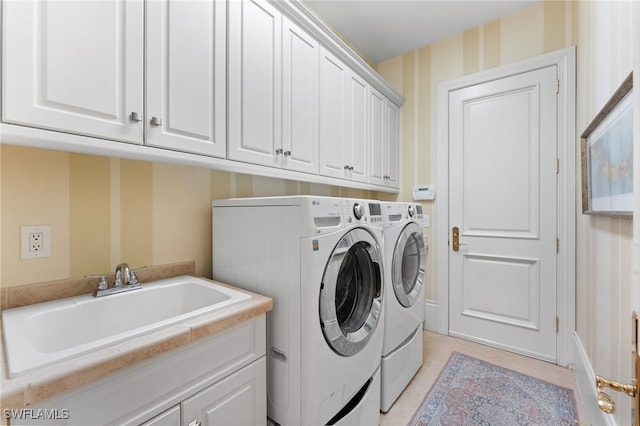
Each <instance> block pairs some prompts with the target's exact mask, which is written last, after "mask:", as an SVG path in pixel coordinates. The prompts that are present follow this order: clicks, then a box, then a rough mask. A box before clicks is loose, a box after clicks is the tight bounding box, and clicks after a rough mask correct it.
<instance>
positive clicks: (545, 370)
mask: <svg viewBox="0 0 640 426" xmlns="http://www.w3.org/2000/svg"><path fill="white" fill-rule="evenodd" d="M423 349H424V352H423V354H424V361H423V362H424V363H423V364H422V367H421V368H420V370H418V373H417V374H416V375H415V376H414V377H413V380H412V381H411V382H410V383H409V385H408V386H407V388H406V389H405V390H404V392H403V393H402V394H401V395H400V397H399V398H398V399H397V400H396V402H395V403H394V405H393V406H392V407H391V409H390V410H389V412H388V413H386V414H382V415H381V416H380V424H381V425H383V426H384V425H394V426H395V425H407V424H409V422H410V421H411V419H412V418H413V415H414V414H415V412H416V410H417V409H418V408H419V407H420V405H421V403H422V401H423V400H424V397H425V395H426V394H427V392H429V390H430V389H431V386H432V385H433V383H434V382H435V380H436V379H437V378H438V375H439V374H440V371H441V370H442V368H443V367H444V366H445V364H446V363H447V361H448V360H449V356H450V355H451V352H453V351H455V352H460V353H462V354H466V355H470V356H473V357H476V358H478V359H481V360H483V361H487V362H490V363H493V364H497V365H500V366H502V367H505V368H509V369H511V370H515V371H518V372H521V373H523V374H528V375H530V376H533V377H537V378H539V379H541V380H545V381H547V382H550V383H554V384H556V385H558V386H563V387H566V388H570V389H573V393H574V396H575V398H576V406H577V409H578V414H579V416H580V418H583V416H582V414H581V413H583V412H584V407H583V406H582V401H581V400H580V394H579V391H578V388H577V384H576V381H575V378H574V375H573V372H572V371H571V370H569V369H567V368H563V367H559V366H557V365H554V364H551V363H548V362H545V361H540V360H537V359H533V358H528V357H525V356H522V355H517V354H514V353H511V352H506V351H503V350H500V349H495V348H491V347H489V346H484V345H479V344H477V343H473V342H468V341H466V340H462V339H458V338H455V337H449V336H444V335H441V334H436V333H431V332H428V331H425V332H424V344H423Z"/></svg>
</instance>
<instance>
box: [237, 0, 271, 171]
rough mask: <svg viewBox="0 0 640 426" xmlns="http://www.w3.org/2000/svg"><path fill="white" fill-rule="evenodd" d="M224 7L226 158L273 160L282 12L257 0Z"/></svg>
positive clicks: (261, 162) (266, 163) (265, 162)
mask: <svg viewBox="0 0 640 426" xmlns="http://www.w3.org/2000/svg"><path fill="white" fill-rule="evenodd" d="M228 7H229V13H228V14H229V19H228V22H229V31H228V35H229V50H228V61H229V67H228V70H229V71H228V72H229V79H228V80H229V83H228V97H229V100H228V105H229V110H228V113H229V115H228V123H229V127H228V132H229V152H228V155H229V158H230V159H232V160H239V161H246V162H249V163H255V164H262V165H266V166H279V165H280V160H281V159H280V156H278V155H277V154H276V149H278V148H279V147H280V145H281V125H280V114H281V111H282V108H281V102H282V82H281V80H282V67H281V59H282V44H281V38H282V21H281V20H282V15H281V14H280V12H278V10H277V9H275V8H274V7H273V6H272V5H271V4H269V3H268V2H266V1H262V0H248V1H232V2H229V3H228Z"/></svg>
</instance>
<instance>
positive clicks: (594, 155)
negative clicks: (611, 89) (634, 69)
mask: <svg viewBox="0 0 640 426" xmlns="http://www.w3.org/2000/svg"><path fill="white" fill-rule="evenodd" d="M632 89H633V73H632V74H629V76H628V77H627V78H626V79H625V80H624V82H623V83H622V85H621V86H620V88H618V90H617V91H616V92H615V93H614V94H613V96H612V97H611V99H610V100H609V102H607V104H606V105H605V106H604V108H602V110H601V111H600V112H599V113H598V115H597V116H596V118H595V119H594V120H593V121H592V122H591V124H589V126H588V127H587V129H586V130H585V131H584V133H582V135H581V136H580V138H581V163H582V213H584V214H606V215H616V216H629V217H631V216H632V215H633V101H632V97H631V94H632Z"/></svg>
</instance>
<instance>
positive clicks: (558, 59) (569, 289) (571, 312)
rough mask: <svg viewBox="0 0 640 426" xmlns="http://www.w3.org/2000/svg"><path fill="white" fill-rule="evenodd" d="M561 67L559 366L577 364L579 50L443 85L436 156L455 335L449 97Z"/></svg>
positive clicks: (445, 286) (443, 276)
mask: <svg viewBox="0 0 640 426" xmlns="http://www.w3.org/2000/svg"><path fill="white" fill-rule="evenodd" d="M554 65H555V66H557V69H558V79H559V80H560V87H559V93H558V152H557V155H558V160H559V161H560V168H559V173H558V195H557V197H558V204H557V208H558V211H557V215H558V216H557V217H558V220H557V226H558V231H557V232H558V238H559V240H560V244H559V252H558V263H557V265H558V266H557V279H558V285H557V302H556V303H557V309H556V310H557V315H558V318H559V330H558V336H557V363H558V365H568V364H570V363H571V362H572V361H573V354H572V344H573V341H572V338H573V331H574V330H575V293H576V292H575V241H576V236H575V222H576V217H575V215H576V159H575V156H576V132H575V110H576V109H575V108H576V107H575V99H576V90H575V86H576V50H575V46H572V47H568V48H565V49H561V50H558V51H555V52H551V53H547V54H544V55H541V56H537V57H535V58H531V59H526V60H523V61H519V62H516V63H513V64H509V65H504V66H500V67H497V68H493V69H490V70H485V71H481V72H479V73H476V74H472V75H468V76H464V77H461V78H456V79H453V80H449V81H445V82H441V83H439V84H438V90H437V96H438V98H437V101H436V102H437V108H436V109H435V111H434V114H436V117H434V120H433V121H434V122H436V150H437V164H440V165H441V166H440V167H438V168H437V184H438V193H439V194H440V195H439V202H438V203H437V209H436V213H437V217H438V218H440V219H441V220H438V222H437V223H438V224H437V228H436V235H435V241H434V242H435V246H436V259H435V260H436V285H437V303H438V321H437V332H438V333H441V334H448V333H449V223H448V217H449V168H448V166H447V167H444V166H443V165H448V164H449V114H448V111H449V92H451V91H454V90H458V89H462V88H464V87H468V86H472V85H476V84H481V83H485V82H488V81H491V80H494V79H496V78H505V77H508V76H511V75H514V74H519V73H523V72H527V71H531V70H536V69H539V68H544V67H548V66H554Z"/></svg>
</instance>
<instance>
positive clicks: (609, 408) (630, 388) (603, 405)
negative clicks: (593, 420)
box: [596, 376, 638, 414]
mask: <svg viewBox="0 0 640 426" xmlns="http://www.w3.org/2000/svg"><path fill="white" fill-rule="evenodd" d="M605 388H609V389H613V390H615V391H618V392H623V393H626V394H627V395H629V396H630V397H631V398H635V396H636V394H637V393H638V385H637V384H636V383H635V380H634V383H632V384H623V383H618V382H614V381H613V380H608V379H605V378H604V377H602V376H596V390H597V391H598V407H600V410H602V411H603V412H605V413H607V414H611V413H613V412H614V411H616V402H615V401H614V400H613V399H611V397H610V396H609V395H607V394H606V393H605V392H604V390H603V389H605Z"/></svg>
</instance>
